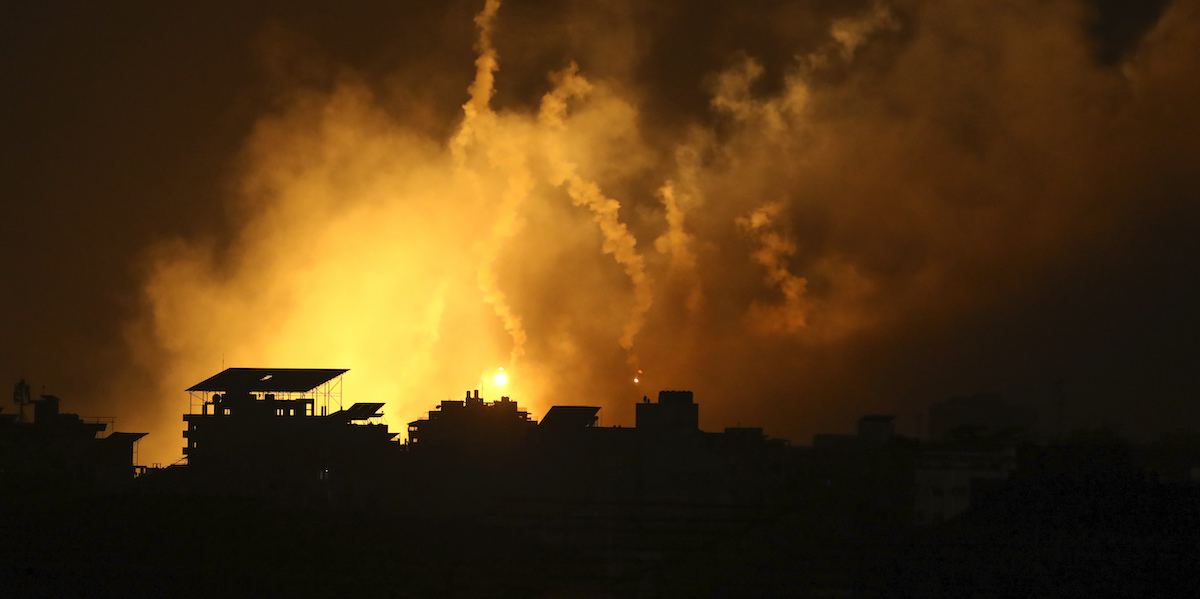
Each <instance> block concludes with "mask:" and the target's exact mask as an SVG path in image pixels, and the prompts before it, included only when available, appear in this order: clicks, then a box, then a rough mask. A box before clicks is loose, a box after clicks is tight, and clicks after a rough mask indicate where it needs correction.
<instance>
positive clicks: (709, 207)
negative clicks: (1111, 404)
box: [131, 0, 1200, 454]
mask: <svg viewBox="0 0 1200 599" xmlns="http://www.w3.org/2000/svg"><path fill="white" fill-rule="evenodd" d="M639 6H640V5H635V4H632V3H630V4H628V5H625V4H621V3H609V4H606V5H604V6H603V7H597V6H588V7H583V6H576V5H566V6H557V5H556V6H555V7H550V8H547V9H546V12H545V14H542V13H538V14H534V13H533V12H530V10H529V9H527V8H522V7H520V6H511V7H510V6H504V7H501V6H500V3H499V2H496V1H494V0H489V1H488V2H487V3H486V4H485V6H484V8H483V9H482V10H481V11H480V12H478V14H477V16H476V19H475V25H476V35H477V41H476V45H475V50H476V61H475V63H474V70H473V76H472V78H471V79H470V80H469V81H464V82H463V85H462V86H461V87H459V88H458V89H457V91H456V92H455V93H456V94H457V95H454V94H451V93H444V94H435V95H434V96H431V97H421V98H419V99H417V100H410V104H406V105H405V106H406V109H405V110H398V109H396V108H395V107H394V106H392V105H391V104H390V102H391V101H392V97H391V96H389V95H388V93H387V92H386V91H385V90H386V85H384V84H383V83H381V82H380V81H379V79H380V77H374V76H371V75H369V74H361V73H351V74H348V75H343V76H340V77H338V78H337V79H336V80H335V81H334V82H333V83H331V84H329V85H327V86H324V87H322V86H315V87H311V88H305V89H303V90H301V91H299V92H297V93H295V94H293V95H290V96H288V98H289V99H288V100H287V101H286V102H283V103H282V104H281V107H280V108H279V109H278V110H275V111H273V112H271V113H269V114H265V115H263V116H262V117H261V118H260V119H259V120H258V123H257V125H256V127H255V129H254V131H253V133H252V134H251V135H250V138H249V140H248V142H247V145H246V148H245V152H244V166H243V169H242V175H241V178H240V179H239V181H240V184H239V187H238V189H237V191H236V193H234V194H233V197H232V198H230V204H231V206H233V208H232V209H231V213H232V214H233V215H234V217H233V218H232V219H231V226H232V229H233V234H232V236H231V239H232V241H230V242H229V243H219V242H216V241H201V240H196V239H190V238H189V239H181V240H176V241H174V242H171V243H167V244H162V245H160V246H158V247H156V248H155V249H154V251H153V252H152V255H153V257H154V266H153V268H152V272H151V273H150V274H149V276H148V277H147V279H146V281H145V297H146V314H145V316H144V318H143V319H141V320H140V321H139V322H138V323H137V325H136V326H135V327H134V328H133V331H134V332H133V333H131V339H132V340H133V346H134V347H135V348H136V352H137V355H139V356H141V357H142V360H143V363H145V364H149V365H152V366H153V368H152V369H153V370H154V372H156V373H158V374H159V375H160V378H159V380H158V381H157V382H158V388H156V389H155V390H154V394H156V398H161V397H166V396H170V394H178V393H179V390H180V389H183V388H185V387H186V386H187V385H189V384H191V383H194V382H196V381H198V380H200V379H202V378H203V377H205V376H207V375H209V374H211V373H212V372H213V371H214V370H217V369H218V368H219V365H220V362H221V359H222V357H223V358H224V362H225V363H226V364H228V365H237V366H295V367H303V366H328V367H348V368H351V373H350V375H349V378H348V386H347V389H346V392H347V394H349V395H350V396H353V397H354V398H356V399H361V400H370V401H386V402H388V406H387V413H388V414H389V416H390V417H391V418H392V423H393V424H395V423H397V422H403V421H406V420H408V419H411V418H415V417H416V416H417V415H419V414H420V413H422V412H423V411H424V410H426V409H428V408H429V406H431V405H432V404H434V403H436V401H438V400H440V399H442V398H445V397H451V396H457V394H458V393H459V392H460V390H461V389H462V388H466V387H472V388H475V387H478V388H481V389H483V390H484V394H485V395H491V396H498V395H499V393H500V390H499V387H500V386H503V387H504V388H505V390H504V393H505V394H507V395H511V396H512V397H514V399H516V400H517V401H520V402H521V403H522V404H524V405H527V406H528V407H530V408H531V409H532V412H533V413H534V415H535V416H537V415H540V414H541V413H542V412H543V411H544V410H545V409H546V408H548V407H549V406H550V405H552V404H554V403H587V404H590V405H604V406H605V407H606V423H609V424H616V423H621V422H625V423H629V422H630V417H631V414H630V411H631V410H632V408H631V407H630V406H627V405H626V404H630V405H631V402H632V401H633V400H635V399H637V398H638V397H640V396H641V395H642V394H643V393H645V391H644V390H643V389H639V388H637V387H635V380H637V381H638V383H637V384H640V385H641V386H642V387H647V385H654V386H656V387H659V386H661V387H663V388H671V387H676V388H692V389H694V390H695V391H697V394H698V395H697V397H698V399H699V400H700V401H701V403H702V405H703V414H702V417H703V418H704V420H703V421H702V423H703V424H704V425H705V426H706V427H708V428H716V427H719V426H723V425H731V424H732V423H734V422H739V421H740V422H744V423H755V424H758V423H766V422H767V421H770V422H772V423H775V424H774V425H773V426H775V427H776V428H775V429H773V430H770V431H769V432H771V433H772V434H780V435H787V436H794V437H799V436H800V435H802V434H806V433H810V432H812V431H813V430H814V429H816V430H821V429H824V430H830V429H831V428H832V427H835V426H840V425H839V424H838V423H845V422H849V421H851V420H852V418H853V417H855V416H857V415H858V414H860V413H862V412H866V411H886V410H906V411H913V410H917V409H919V406H920V405H923V403H927V402H928V401H933V400H937V399H941V398H942V397H941V395H938V394H941V393H957V392H973V391H976V390H978V389H977V388H968V389H963V388H961V385H987V384H1000V385H1003V384H1007V383H1008V382H1009V381H1010V380H1012V379H1013V378H1015V377H1020V376H1026V374H1015V373H1014V372H1012V371H1013V370H1015V369H1018V368H1021V369H1024V372H1026V373H1032V374H1029V376H1034V377H1037V376H1043V377H1050V376H1056V375H1059V374H1060V373H1062V372H1064V371H1067V372H1069V371H1071V369H1072V368H1076V367H1077V365H1076V364H1075V363H1072V362H1069V361H1061V360H1060V359H1059V358H1058V357H1056V354H1055V350H1054V349H1053V348H1052V347H1050V346H1051V345H1053V344H1052V343H1049V342H1047V348H1046V349H1040V348H1033V349H1030V348H1027V347H1025V345H1026V344H1033V343H1034V341H1032V340H1034V339H1037V331H1038V327H1039V326H1040V325H1038V324H1037V322H1036V321H1030V322H1032V323H1033V324H1029V323H1026V324H1023V325H1022V326H1025V327H1027V328H1028V330H1024V331H1023V332H1022V333H1021V334H1022V335H1024V336H1023V337H1013V338H1012V339H1018V340H1016V341H1005V342H1004V343H1009V344H1010V345H1003V344H1002V343H999V342H997V343H993V344H991V345H1003V347H1005V348H1007V349H1009V350H1011V352H1012V353H1013V354H1016V353H1017V352H1024V353H1021V356H1022V357H1021V358H1019V359H1018V358H1013V359H1014V360H1016V361H1015V362H1007V363H1002V361H998V360H990V356H991V355H992V354H989V353H988V352H989V351H991V349H990V346H988V344H986V343H984V342H982V341H981V342H978V345H972V344H974V343H976V342H975V341H974V340H971V339H966V340H964V339H963V338H960V337H956V335H959V334H960V333H959V332H960V331H968V332H970V331H977V330H983V331H995V330H1000V329H1001V328H1005V327H1001V326H997V327H996V328H994V329H992V328H987V327H988V326H992V325H986V326H985V324H980V323H988V322H990V319H992V318H994V315H995V314H998V313H1001V312H1005V311H1006V310H1007V311H1009V312H1019V310H1018V309H1017V308H1014V307H1013V306H1021V305H1023V303H1022V302H1037V301H1041V300H1042V299H1044V298H1049V299H1046V301H1051V300H1052V299H1053V298H1054V297H1057V296H1056V295H1055V294H1057V293H1059V292H1058V291H1057V290H1058V289H1059V287H1058V286H1059V285H1060V284H1061V281H1062V280H1063V277H1064V274H1063V273H1081V272H1082V273H1096V274H1095V276H1097V277H1099V276H1100V274H1099V273H1101V272H1102V271H1103V268H1101V267H1098V266H1096V264H1097V261H1098V260H1099V261H1102V260H1105V259H1108V257H1110V256H1111V255H1112V249H1111V248H1112V247H1116V245H1119V244H1120V243H1125V240H1128V239H1130V238H1133V237H1137V236H1138V235H1141V234H1142V231H1143V230H1144V229H1143V227H1149V226H1151V224H1152V221H1151V213H1152V212H1154V211H1155V210H1160V209H1164V210H1165V209H1166V208H1165V207H1167V206H1168V205H1173V204H1172V203H1173V202H1177V201H1178V199H1177V198H1178V197H1179V195H1180V192H1178V190H1179V189H1184V190H1191V192H1184V195H1186V193H1194V190H1195V189H1196V186H1195V185H1196V175H1195V173H1194V172H1193V170H1194V164H1196V163H1197V162H1198V161H1200V137H1198V136H1197V135H1195V134H1196V132H1197V131H1200V103H1198V102H1197V100H1198V99H1200V90H1198V85H1197V83H1196V82H1195V78H1194V77H1193V76H1192V73H1194V72H1195V68H1196V67H1197V61H1198V60H1200V59H1197V58H1196V57H1197V56H1200V19H1198V18H1197V2H1195V1H1193V0H1180V1H1178V2H1174V3H1172V4H1171V5H1170V6H1169V7H1168V8H1167V9H1166V11H1165V12H1164V13H1163V15H1162V17H1161V18H1160V19H1158V20H1157V21H1156V22H1155V23H1154V24H1153V25H1152V26H1148V29H1147V32H1146V34H1145V38H1144V40H1143V41H1140V42H1139V43H1136V44H1131V45H1130V47H1129V49H1128V51H1127V53H1126V54H1125V55H1124V56H1123V58H1122V59H1121V60H1120V61H1119V63H1118V64H1116V65H1108V64H1105V63H1104V62H1103V61H1099V60H1097V58H1096V51H1095V47H1094V42H1093V41H1092V40H1091V39H1090V38H1089V37H1088V33H1087V27H1086V23H1087V22H1088V19H1089V18H1090V17H1089V14H1090V13H1089V12H1088V10H1087V8H1086V6H1085V5H1084V4H1082V3H1079V2H1072V1H1067V0H1063V1H1058V2H1049V3H1047V2H1041V1H1036V2H1035V1H1033V0H1029V1H1023V0H1019V1H1015V2H1006V3H995V2H985V1H983V0H971V1H967V2H958V3H936V2H919V1H915V0H912V1H899V2H872V3H850V4H848V5H847V7H846V8H845V9H840V10H836V11H835V10H833V9H830V8H826V7H821V6H817V4H816V3H813V4H811V5H810V3H768V4H766V5H764V8H763V10H762V11H761V15H759V16H756V15H755V14H747V15H746V16H745V17H744V18H745V19H746V20H748V22H749V24H747V23H742V22H737V21H735V20H732V19H724V20H722V18H721V14H723V13H721V9H720V7H714V8H712V9H711V11H710V12H707V13H704V12H702V11H701V12H698V13H697V14H684V13H686V12H687V11H690V10H693V8H692V6H691V5H690V4H687V5H680V6H678V7H675V6H667V5H663V7H661V8H659V9H651V8H644V7H639ZM510 9H511V11H512V15H511V16H509V17H506V11H509V10H510ZM694 10H696V11H700V9H694ZM730 10H734V9H733V8H731V9H730ZM739 10H740V9H739ZM594 11H600V14H599V15H597V14H596V13H595V12H594ZM659 11H661V12H659ZM672 11H676V12H672ZM735 12H736V11H735ZM738 14H742V13H741V12H738ZM663 15H668V16H670V15H674V16H672V17H671V18H676V19H680V20H679V21H678V22H680V23H695V24H697V25H700V24H706V27H705V28H701V27H697V29H696V31H697V32H703V35H701V33H697V36H700V37H701V39H699V40H696V41H694V42H689V41H687V40H684V41H679V42H678V44H679V47H688V46H687V44H688V43H695V44H697V47H699V45H705V46H704V49H705V52H716V51H715V50H712V48H725V47H728V48H729V50H728V52H727V53H725V54H723V55H721V56H716V57H712V59H711V60H707V59H706V60H701V58H702V57H703V56H704V55H703V53H701V52H696V53H693V54H688V53H686V52H682V51H681V52H680V57H678V60H677V61H676V62H674V63H671V65H672V68H670V69H668V68H665V67H662V64H663V63H660V62H656V61H664V60H667V58H668V57H664V55H662V53H657V54H656V53H655V52H653V51H652V50H653V49H654V48H656V47H657V46H656V44H657V43H659V40H660V39H664V38H667V37H669V36H670V35H672V32H671V30H670V28H669V27H667V24H670V23H672V22H675V21H670V19H668V18H667V17H666V16H663ZM506 19H508V20H506ZM596 23H607V24H609V25H611V27H608V28H607V29H606V28H604V27H599V26H597V25H596ZM725 23H727V26H728V28H729V29H728V30H726V29H722V27H721V26H720V25H722V24H725ZM814 23H816V24H819V27H817V26H815V25H814ZM743 25H745V26H746V27H747V28H748V29H747V31H751V30H752V31H760V32H763V33H762V34H761V36H760V37H754V36H751V35H748V34H746V35H736V36H735V35H734V34H733V33H729V34H726V33H723V32H725V31H733V32H737V31H741V30H740V29H738V28H739V27H741V26H743ZM750 25H753V27H750ZM562 31H572V32H578V31H584V32H586V35H582V36H577V37H571V36H567V35H564V34H562ZM538 34H544V35H538ZM727 35H728V36H733V39H734V42H736V43H734V42H730V41H729V40H728V39H726V38H727ZM704 36H708V37H704ZM662 43H664V44H665V43H666V42H662ZM539 44H544V46H541V45H539ZM730 44H732V46H730ZM673 47H674V46H673ZM756 49H758V50H762V52H760V53H756V51H755V50H756ZM768 51H770V52H771V53H768ZM609 55H611V56H613V57H614V59H613V61H612V62H611V63H608V62H605V61H604V60H603V57H605V56H609ZM697 65H699V66H697ZM701 67H703V68H701ZM688 69H695V70H694V71H688ZM689 72H696V73H697V76H696V77H693V78H690V79H686V81H682V82H681V83H680V85H686V86H690V87H688V88H687V89H690V90H694V93H693V92H688V93H692V94H693V95H695V96H697V98H694V99H689V98H683V99H682V100H680V101H668V99H669V98H675V97H676V96H674V95H672V94H683V92H679V91H678V89H677V87H678V86H675V87H671V88H670V89H667V88H665V87H664V86H666V85H668V84H670V85H673V86H674V85H675V83H676V82H680V78H681V77H683V75H681V74H680V73H684V74H686V73H689ZM443 96H444V97H443ZM464 97H465V98H466V102H465V103H464V102H463V98H464ZM680 97H682V95H681V96H680ZM445 106H450V107H458V106H461V112H458V113H457V116H456V117H455V121H454V122H453V124H452V126H450V127H449V132H448V134H446V135H438V134H436V133H434V132H436V131H437V130H438V128H437V127H433V126H430V125H429V124H428V123H427V122H425V121H424V119H426V117H428V115H435V114H440V113H441V112H445V110H446V109H445V108H444V107H445ZM409 108H411V110H410V109H409ZM1185 214H1191V213H1190V212H1186V211H1185ZM1147 223H1150V224H1147ZM1072 276H1074V274H1072ZM1079 276H1083V275H1079ZM1089 276H1091V275H1089ZM1005 313H1007V312H1005ZM1022 322H1025V321H1022ZM962 334H963V335H966V334H967V333H962ZM989 334H995V333H993V332H988V333H980V336H981V337H982V336H986V335H989ZM1014 334H1015V333H1014ZM1005 339H1008V338H1005ZM1053 343H1059V344H1062V343H1066V342H1065V341H1061V340H1055V341H1054V342H1053ZM964 344H966V345H964ZM966 346H969V347H972V348H974V349H971V350H964V349H963V347H966ZM989 360H990V361H989ZM497 365H503V366H504V368H505V370H504V371H503V372H504V373H506V375H507V379H506V380H505V382H504V383H500V382H499V378H498V376H497V373H498V371H497ZM640 367H645V368H646V369H647V371H648V372H651V373H652V374H653V378H652V379H648V378H646V377H645V376H644V375H642V373H641V372H640V371H638V370H636V369H637V368H640ZM634 372H636V373H637V374H636V375H635V374H634ZM651 393H652V391H651ZM930 395H933V396H930ZM493 398H494V397H493ZM153 401H154V402H156V403H155V405H159V406H161V408H160V409H159V410H158V411H157V419H156V420H155V421H154V422H153V426H154V429H153V430H154V432H155V436H154V437H152V438H151V439H147V442H153V439H154V438H157V439H161V440H162V442H161V443H160V444H159V446H157V448H156V449H155V450H154V451H155V452H156V453H161V454H166V453H169V452H170V451H171V448H172V447H174V446H175V445H178V443H177V441H178V435H177V434H174V432H173V431H175V430H176V429H178V423H179V411H180V409H179V408H180V404H179V403H177V402H176V403H171V402H165V401H163V400H161V399H154V400H153ZM144 443H146V442H144Z"/></svg>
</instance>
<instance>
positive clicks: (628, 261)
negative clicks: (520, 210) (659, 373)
mask: <svg viewBox="0 0 1200 599" xmlns="http://www.w3.org/2000/svg"><path fill="white" fill-rule="evenodd" d="M578 70H579V69H578V67H577V66H576V65H575V64H574V63H572V64H571V66H569V67H568V68H567V69H566V70H564V71H562V72H560V73H558V75H557V76H556V79H557V82H556V83H557V85H555V88H554V89H553V90H552V91H550V92H549V93H547V94H546V95H545V96H543V97H542V107H541V112H540V113H539V114H538V121H539V123H540V124H541V125H542V126H544V127H546V129H547V132H546V146H547V147H546V154H547V159H548V160H549V163H550V170H551V183H552V184H554V185H555V186H559V187H562V186H565V187H566V190H567V194H568V195H570V196H571V201H572V202H573V203H574V204H575V205H576V206H585V207H587V208H588V209H589V210H591V211H592V218H593V220H595V222H596V224H597V225H599V226H600V232H601V233H602V234H603V236H604V243H603V245H602V246H601V248H602V249H603V251H604V253H606V254H612V255H613V258H614V259H616V261H617V263H618V264H620V265H621V266H622V267H623V268H624V270H625V274H626V275H627V276H628V277H629V280H630V281H631V282H632V283H633V296H634V308H633V313H632V314H631V315H630V317H629V321H628V322H627V323H626V324H625V327H624V328H623V330H622V333H621V338H620V344H621V347H623V348H625V349H626V350H627V351H632V349H633V339H634V337H636V336H637V334H638V332H639V331H641V330H642V326H644V325H645V324H646V313H647V312H649V311H650V305H651V304H652V303H653V301H654V297H653V295H652V293H651V290H650V277H649V276H648V275H647V274H646V264H645V260H644V259H643V257H642V255H641V254H639V253H638V251H637V240H636V239H634V237H633V235H632V234H631V233H630V232H629V229H628V228H626V226H625V223H622V222H621V219H620V214H619V212H620V209H621V204H620V203H619V202H617V201H616V200H614V199H612V198H608V197H605V196H604V194H603V193H602V192H601V191H600V188H599V186H597V185H596V184H595V183H593V182H591V181H587V180H585V179H584V178H583V177H581V176H580V175H579V173H578V167H577V165H576V164H575V163H574V162H571V161H570V160H568V159H567V158H566V157H565V156H564V151H563V142H562V139H561V137H562V133H563V130H564V129H565V124H564V122H563V119H564V116H565V114H566V110H567V101H568V100H570V99H571V98H581V97H584V96H586V95H587V94H588V93H589V92H591V90H592V86H591V84H590V83H588V81H587V80H586V79H584V78H583V77H581V76H580V75H579V73H578ZM630 360H631V362H636V356H631V357H630Z"/></svg>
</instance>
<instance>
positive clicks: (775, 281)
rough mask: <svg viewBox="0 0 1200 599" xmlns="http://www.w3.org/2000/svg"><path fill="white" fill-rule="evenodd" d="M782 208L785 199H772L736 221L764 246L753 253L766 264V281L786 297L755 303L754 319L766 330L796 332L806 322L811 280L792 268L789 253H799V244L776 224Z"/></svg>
mask: <svg viewBox="0 0 1200 599" xmlns="http://www.w3.org/2000/svg"><path fill="white" fill-rule="evenodd" d="M782 211H783V204H782V203H780V202H772V203H770V204H766V205H765V206H762V207H761V208H759V209H758V210H755V211H754V212H752V213H751V214H750V215H749V216H746V217H741V218H738V219H737V221H736V222H737V226H738V228H740V229H741V230H742V231H743V232H745V233H746V234H747V235H750V236H751V237H753V238H754V240H755V241H757V242H758V243H759V245H760V246H761V247H759V248H758V250H756V251H754V252H753V253H752V254H751V257H752V258H753V259H754V261H755V262H757V263H759V264H761V265H763V266H764V267H766V269H767V276H766V283H767V284H768V285H771V286H772V287H778V288H779V290H780V291H782V292H783V298H784V300H783V304H782V305H775V306H766V305H763V304H761V303H758V302H755V303H754V304H752V305H751V306H750V318H751V322H752V323H753V324H754V325H755V326H756V328H758V330H760V331H763V332H778V333H795V332H796V331H798V330H800V328H801V327H803V326H804V325H805V319H806V315H807V307H806V306H805V305H804V291H805V287H806V285H807V284H808V281H807V280H805V279H804V278H803V277H798V276H796V275H794V274H792V273H791V272H790V271H788V262H787V257H788V256H791V255H793V254H795V253H796V244H795V243H793V242H792V241H791V240H790V239H788V238H786V237H785V236H784V235H782V234H781V233H779V232H778V231H776V230H775V228H774V224H775V222H776V221H777V220H779V216H780V213H781V212H782Z"/></svg>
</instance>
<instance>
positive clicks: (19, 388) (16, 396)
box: [13, 379, 33, 422]
mask: <svg viewBox="0 0 1200 599" xmlns="http://www.w3.org/2000/svg"><path fill="white" fill-rule="evenodd" d="M13 403H15V404H17V405H18V406H20V407H21V413H20V414H19V415H18V416H17V422H29V421H28V420H26V419H25V406H27V405H29V404H31V403H33V399H32V398H31V397H30V395H29V383H26V382H25V379H21V380H19V381H17V384H16V385H15V386H13Z"/></svg>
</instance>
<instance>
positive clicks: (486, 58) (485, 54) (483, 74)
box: [450, 0, 500, 166]
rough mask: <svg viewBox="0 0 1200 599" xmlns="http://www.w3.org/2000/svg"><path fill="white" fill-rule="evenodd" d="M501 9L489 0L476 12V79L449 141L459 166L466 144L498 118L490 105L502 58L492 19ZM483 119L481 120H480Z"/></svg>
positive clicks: (496, 2)
mask: <svg viewBox="0 0 1200 599" xmlns="http://www.w3.org/2000/svg"><path fill="white" fill-rule="evenodd" d="M498 10H500V0H487V4H485V5H484V7H483V10H482V11H481V12H480V13H479V14H478V15H475V25H476V26H477V27H479V43H478V45H477V48H478V50H479V58H476V59H475V80H474V81H472V82H471V86H470V87H469V88H468V91H469V94H470V96H469V97H470V99H469V100H467V103H466V104H463V122H462V125H460V126H459V129H458V133H457V134H455V136H454V139H452V140H451V141H450V150H451V152H452V153H453V154H454V158H455V162H456V163H457V164H459V165H460V166H461V165H462V164H464V163H465V161H466V150H467V146H469V145H470V144H471V142H472V141H474V140H475V139H476V138H477V137H478V136H479V129H480V127H481V125H482V126H486V125H487V123H489V122H491V121H493V120H494V119H495V114H493V113H492V109H491V106H490V103H491V100H492V94H493V93H494V91H495V82H496V70H497V69H499V64H500V63H499V61H498V60H497V58H496V49H495V48H493V47H492V20H493V19H494V18H495V17H496V11H498ZM481 120H482V121H484V122H483V123H481V122H480V121H481Z"/></svg>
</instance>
